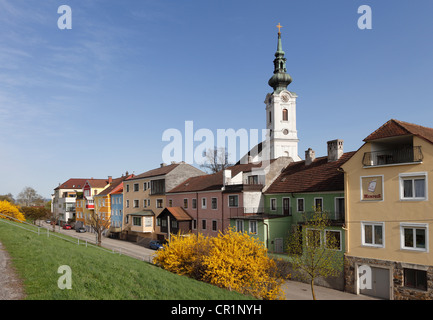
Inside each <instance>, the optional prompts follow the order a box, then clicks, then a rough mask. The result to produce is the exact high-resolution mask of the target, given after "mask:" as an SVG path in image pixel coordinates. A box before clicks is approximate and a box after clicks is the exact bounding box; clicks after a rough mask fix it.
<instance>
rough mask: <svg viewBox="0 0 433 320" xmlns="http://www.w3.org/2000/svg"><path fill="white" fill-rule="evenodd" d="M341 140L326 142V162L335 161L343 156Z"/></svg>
mask: <svg viewBox="0 0 433 320" xmlns="http://www.w3.org/2000/svg"><path fill="white" fill-rule="evenodd" d="M343 142H344V141H343V140H340V139H336V140H331V141H328V162H331V161H337V160H338V159H340V157H341V156H342V155H343Z"/></svg>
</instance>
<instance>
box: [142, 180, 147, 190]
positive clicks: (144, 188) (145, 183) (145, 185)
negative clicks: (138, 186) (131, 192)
mask: <svg viewBox="0 0 433 320" xmlns="http://www.w3.org/2000/svg"><path fill="white" fill-rule="evenodd" d="M146 190H147V182H144V183H143V191H146Z"/></svg>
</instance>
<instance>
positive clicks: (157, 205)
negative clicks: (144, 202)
mask: <svg viewBox="0 0 433 320" xmlns="http://www.w3.org/2000/svg"><path fill="white" fill-rule="evenodd" d="M156 207H157V208H162V207H163V200H162V199H156Z"/></svg>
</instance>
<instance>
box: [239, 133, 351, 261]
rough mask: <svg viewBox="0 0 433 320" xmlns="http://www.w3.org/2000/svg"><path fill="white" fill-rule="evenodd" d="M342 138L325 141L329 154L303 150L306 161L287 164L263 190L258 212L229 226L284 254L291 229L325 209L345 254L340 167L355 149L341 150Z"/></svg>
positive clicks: (343, 206) (342, 177)
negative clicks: (322, 155)
mask: <svg viewBox="0 0 433 320" xmlns="http://www.w3.org/2000/svg"><path fill="white" fill-rule="evenodd" d="M342 148H343V144H342V140H333V141H329V142H328V156H325V157H320V158H315V155H314V151H313V150H311V149H309V150H307V151H306V156H305V160H303V161H297V162H292V163H291V164H289V165H288V166H287V167H286V168H285V169H284V170H283V171H282V172H281V174H280V175H279V176H278V177H277V178H276V179H275V181H274V182H273V183H272V184H271V185H270V186H269V187H268V188H267V189H266V190H264V192H263V201H262V205H263V206H262V207H261V208H258V210H257V214H254V215H251V216H243V217H234V218H232V221H231V225H232V226H233V227H236V229H237V230H238V231H246V232H248V233H249V234H250V235H252V236H255V237H257V238H258V239H259V240H260V241H262V242H264V244H265V246H266V247H267V249H268V250H269V252H273V253H285V252H286V251H287V241H288V237H289V235H290V233H291V231H292V230H293V228H296V227H299V226H301V225H302V222H303V221H304V218H305V217H309V216H311V214H312V213H313V212H314V211H315V210H320V211H322V212H326V213H327V214H328V216H329V219H330V220H331V222H332V223H331V226H330V228H329V229H330V230H332V231H333V232H335V236H337V237H339V238H340V250H341V252H342V255H343V253H344V241H345V232H344V229H343V226H344V216H345V204H344V174H343V172H342V171H341V170H340V167H341V165H342V164H343V163H345V162H346V161H347V160H348V159H349V158H350V157H351V156H352V155H353V154H354V152H347V153H343V152H342Z"/></svg>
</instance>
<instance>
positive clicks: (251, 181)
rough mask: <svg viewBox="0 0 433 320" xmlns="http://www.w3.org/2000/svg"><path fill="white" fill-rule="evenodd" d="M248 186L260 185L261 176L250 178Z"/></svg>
mask: <svg viewBox="0 0 433 320" xmlns="http://www.w3.org/2000/svg"><path fill="white" fill-rule="evenodd" d="M248 184H259V176H257V175H256V176H249V177H248Z"/></svg>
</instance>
